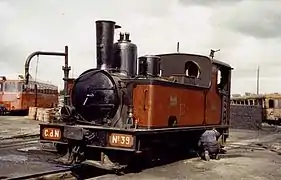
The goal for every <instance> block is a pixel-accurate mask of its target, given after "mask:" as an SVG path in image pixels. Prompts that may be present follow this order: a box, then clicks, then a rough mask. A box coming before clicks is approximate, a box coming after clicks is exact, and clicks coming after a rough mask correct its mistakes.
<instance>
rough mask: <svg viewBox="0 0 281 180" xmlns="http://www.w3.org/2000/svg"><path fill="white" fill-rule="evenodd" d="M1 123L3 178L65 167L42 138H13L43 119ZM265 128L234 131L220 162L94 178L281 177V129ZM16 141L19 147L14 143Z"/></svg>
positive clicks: (187, 160) (0, 169) (32, 129)
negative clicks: (46, 149)
mask: <svg viewBox="0 0 281 180" xmlns="http://www.w3.org/2000/svg"><path fill="white" fill-rule="evenodd" d="M0 123H1V126H0V179H1V177H12V176H17V175H25V174H29V173H35V172H42V171H49V170H54V169H60V168H63V167H59V166H57V165H55V164H53V163H52V162H51V160H52V159H54V158H56V156H54V155H52V154H50V153H46V152H45V153H43V152H41V151H38V149H39V148H40V146H39V145H38V142H37V141H38V137H33V139H31V140H29V139H26V137H25V139H21V138H17V139H11V137H12V136H19V135H23V134H25V135H27V134H29V135H33V136H34V134H38V132H39V126H38V123H39V122H37V121H31V120H27V119H24V118H22V117H0ZM264 129H265V130H263V131H259V132H257V131H248V130H231V131H230V134H231V136H230V138H229V141H228V145H227V147H226V149H227V150H228V152H227V154H226V155H225V157H222V159H221V160H218V161H217V160H211V161H209V162H206V161H202V160H200V159H199V158H198V157H193V158H185V159H183V160H179V161H177V162H174V163H170V164H166V165H162V166H157V167H154V168H149V169H144V170H142V171H141V172H139V173H130V174H126V175H123V176H116V175H105V176H101V177H96V178H93V179H103V180H107V179H108V180H109V179H124V180H126V179H128V180H129V179H148V180H149V179H156V180H157V179H159V180H162V179H163V180H164V179H191V180H192V179H195V180H197V179H208V180H212V179H223V180H224V179H225V180H232V179H233V180H236V179H237V180H238V179H245V180H250V179H258V180H259V179H261V180H263V179H269V180H271V179H281V156H280V155H279V151H280V154H281V150H279V148H280V144H281V131H280V130H279V128H278V127H273V126H265V127H264ZM279 131H280V132H279ZM7 138H8V139H7ZM15 142H17V144H18V145H17V146H13V143H15ZM25 148H27V149H28V148H29V151H27V149H25ZM32 149H35V150H32ZM36 149H37V150H36ZM19 150H20V151H19Z"/></svg>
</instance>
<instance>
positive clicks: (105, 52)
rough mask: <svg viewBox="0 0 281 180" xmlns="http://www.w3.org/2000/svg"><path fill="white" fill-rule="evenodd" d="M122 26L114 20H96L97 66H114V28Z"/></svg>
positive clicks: (106, 67)
mask: <svg viewBox="0 0 281 180" xmlns="http://www.w3.org/2000/svg"><path fill="white" fill-rule="evenodd" d="M117 28H121V27H120V26H118V25H115V22H114V21H106V20H99V21H96V49H97V52H96V53H97V68H98V69H103V70H108V69H111V68H112V67H113V64H114V59H113V41H114V29H117Z"/></svg>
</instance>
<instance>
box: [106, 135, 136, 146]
mask: <svg viewBox="0 0 281 180" xmlns="http://www.w3.org/2000/svg"><path fill="white" fill-rule="evenodd" d="M109 144H110V145H111V146H118V147H132V146H133V144H134V138H133V136H132V135H128V134H116V133H112V134H110V136H109Z"/></svg>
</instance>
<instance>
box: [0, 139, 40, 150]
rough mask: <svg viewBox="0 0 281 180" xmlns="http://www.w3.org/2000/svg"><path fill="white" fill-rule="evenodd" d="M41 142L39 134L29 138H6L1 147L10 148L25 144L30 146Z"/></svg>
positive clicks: (0, 144)
mask: <svg viewBox="0 0 281 180" xmlns="http://www.w3.org/2000/svg"><path fill="white" fill-rule="evenodd" d="M38 143H39V138H38V136H34V137H29V138H25V139H22V138H15V139H5V140H1V143H0V149H9V148H16V147H23V146H30V145H35V144H38Z"/></svg>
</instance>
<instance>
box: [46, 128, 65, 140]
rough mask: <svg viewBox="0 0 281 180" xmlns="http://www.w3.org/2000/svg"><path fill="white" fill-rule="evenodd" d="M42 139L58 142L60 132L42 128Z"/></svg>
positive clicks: (55, 129) (56, 129) (54, 129)
mask: <svg viewBox="0 0 281 180" xmlns="http://www.w3.org/2000/svg"><path fill="white" fill-rule="evenodd" d="M42 137H43V138H44V139H50V140H60V139H61V130H60V129H58V128H44V129H43V131H42Z"/></svg>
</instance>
